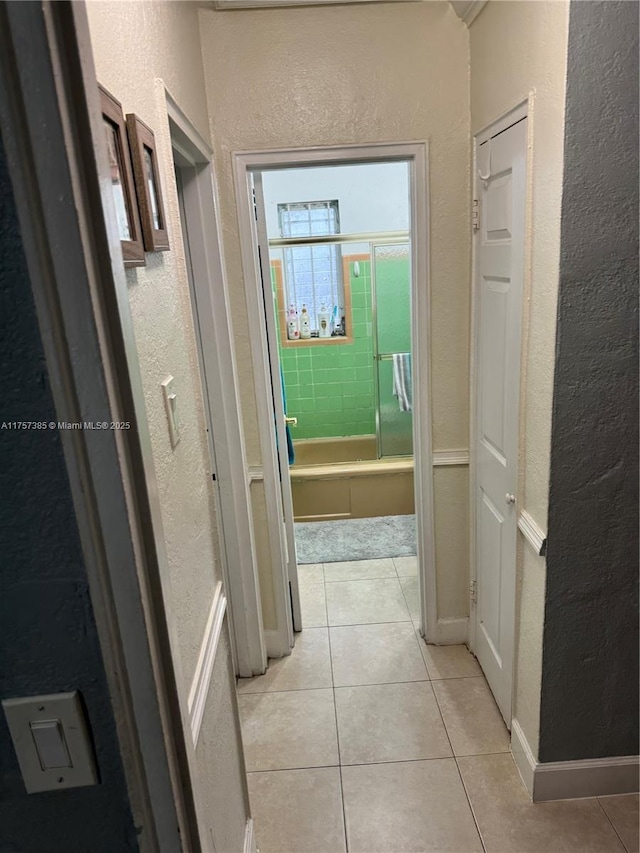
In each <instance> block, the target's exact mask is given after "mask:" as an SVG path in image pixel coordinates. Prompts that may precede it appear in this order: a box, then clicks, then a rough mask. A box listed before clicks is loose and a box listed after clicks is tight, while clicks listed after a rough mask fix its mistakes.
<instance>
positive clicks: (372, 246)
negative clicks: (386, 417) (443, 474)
mask: <svg viewBox="0 0 640 853" xmlns="http://www.w3.org/2000/svg"><path fill="white" fill-rule="evenodd" d="M407 245H408V246H409V252H410V253H411V236H410V237H409V240H404V239H401V238H399V237H398V238H396V239H389V240H374V241H373V242H371V243H369V254H370V256H371V325H372V335H373V359H374V361H375V374H376V376H375V382H374V383H373V387H374V393H375V416H376V453H377V456H378V459H382V455H383V454H382V426H381V418H380V361H381V357H380V347H379V343H378V301H377V291H376V263H375V252H376V248H377V247H378V246H407ZM410 257H411V254H410ZM409 273H410V280H409V287H410V288H411V290H412V292H413V269H412V267H411V265H409ZM383 354H384V355H387V354H388V353H383ZM411 354H412V358H413V328H412V329H411ZM411 384H412V385H413V377H412V382H411ZM411 390H412V393H413V390H414V389H413V388H412V389H411ZM414 408H415V406H413V405H412V412H411V431H412V432H413V409H414ZM403 456H407V454H406V453H397V454H390V458H392V459H398V458H402V457H403ZM411 456H412V457H413V456H414V453H413V441H412V447H411ZM414 459H415V457H414Z"/></svg>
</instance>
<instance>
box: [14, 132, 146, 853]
mask: <svg viewBox="0 0 640 853" xmlns="http://www.w3.org/2000/svg"><path fill="white" fill-rule="evenodd" d="M55 419H56V418H55V411H54V407H53V400H52V397H51V391H50V388H49V381H48V376H47V369H46V365H45V361H44V354H43V348H42V341H41V338H40V334H39V330H38V325H37V320H36V314H35V308H34V303H33V297H32V293H31V288H30V283H29V277H28V272H27V268H26V264H25V258H24V254H23V247H22V240H21V236H20V229H19V225H18V220H17V217H16V211H15V206H14V198H13V194H12V190H11V185H10V183H9V176H8V174H7V168H6V162H5V156H4V149H3V147H2V140H1V139H0V425H1V422H2V421H5V422H10V421H14V420H20V421H22V420H33V421H47V422H48V421H51V420H55ZM0 472H1V474H0V479H1V482H2V487H1V490H0V554H1V555H2V562H1V565H0V698H8V697H17V696H30V695H37V694H40V693H58V692H61V691H66V690H76V689H77V690H79V691H80V692H81V694H82V697H83V699H84V702H85V705H86V709H87V715H88V719H89V722H90V726H91V731H92V735H93V739H94V743H95V748H96V754H97V761H98V766H99V772H100V784H99V785H97V786H95V787H90V788H78V789H75V790H74V789H70V790H67V791H55V792H51V793H42V794H31V795H28V794H26V793H25V789H24V785H23V782H22V777H21V775H20V770H19V767H18V764H17V761H16V757H15V753H14V750H13V745H12V743H11V740H10V737H9V732H8V729H7V726H6V721H5V718H4V714H3V713H2V712H1V711H0V853H116V851H117V853H121V851H122V853H127V851H134V850H137V849H138V844H137V841H136V832H135V828H134V825H133V820H132V817H131V811H130V807H129V800H128V795H127V790H126V784H125V780H124V775H123V771H122V766H121V761H120V754H119V749H118V743H117V740H116V732H115V724H114V718H113V712H112V708H111V704H110V699H109V693H108V690H107V684H106V680H105V672H104V667H103V662H102V658H101V654H100V649H99V645H98V637H97V633H96V626H95V623H94V618H93V613H92V609H91V602H90V600H89V591H88V587H87V578H86V572H85V567H84V563H83V557H82V552H81V548H80V541H79V536H78V530H77V526H76V520H75V516H74V511H73V505H72V501H71V494H70V489H69V483H68V479H67V473H66V468H65V463H64V458H63V454H62V446H61V442H60V438H59V435H58V433H57V432H56V431H50V430H46V431H23V430H20V431H14V430H8V429H0Z"/></svg>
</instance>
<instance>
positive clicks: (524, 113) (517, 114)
mask: <svg viewBox="0 0 640 853" xmlns="http://www.w3.org/2000/svg"><path fill="white" fill-rule="evenodd" d="M533 99H534V96H533V93H531V94H530V95H529V96H528V97H527V98H526V99H525V100H523V101H520V102H519V103H518V104H517V105H516V106H515V107H512V108H511V109H510V110H507V111H506V112H505V113H502V115H501V116H499V117H498V118H497V119H494V121H492V122H490V123H489V124H487V125H485V126H484V127H483V128H482V129H481V130H479V131H477V132H476V133H475V134H474V136H473V152H472V169H473V173H472V174H473V180H472V182H471V192H472V199H471V204H472V210H473V211H476V207H475V204H474V203H475V202H476V200H477V199H479V197H480V196H479V191H480V178H479V176H478V148H479V146H480V145H481V144H482V143H483V142H485V141H487V140H488V139H490V138H491V137H493V136H495V135H496V134H498V133H501V132H502V131H505V130H507V129H508V128H509V127H511V125H513V124H516V123H517V122H519V121H521V120H522V119H525V118H526V119H527V155H526V165H525V199H524V205H525V216H524V222H525V227H524V246H523V248H524V270H523V278H522V312H523V313H522V324H521V332H520V389H519V395H520V396H519V417H518V425H517V430H518V458H517V460H516V465H517V471H518V476H517V489H516V496H517V506H522V498H523V489H524V482H523V479H522V476H521V471H522V465H521V457H522V453H523V442H522V441H521V436H522V433H521V427H522V423H523V422H524V421H523V417H524V414H523V413H524V402H525V383H524V377H525V368H526V359H525V352H526V341H527V324H526V320H527V305H528V301H529V292H530V279H529V269H530V264H529V257H530V254H529V253H530V244H531V241H530V239H529V238H528V234H529V233H530V229H529V225H530V222H531V209H530V205H531V156H530V152H531V144H532V118H533ZM480 233H481V231H477V232H476V233H474V234H473V240H472V245H471V341H470V365H469V377H470V391H471V393H470V406H469V502H470V508H469V540H470V541H469V554H470V566H469V577H470V587H469V648H470V650H471V651H472V652H474V651H475V649H476V634H477V631H476V618H477V611H476V600H475V599H476V596H475V591H476V588H477V576H478V572H477V568H478V566H477V541H476V533H477V529H476V528H477V525H476V512H477V506H476V484H477V453H476V428H477V423H478V418H477V405H478V393H477V390H478V382H477V380H478V346H479V342H480V335H479V329H478V326H479V321H480V317H479V311H478V305H479V300H478V276H479V272H480V252H479V251H478V242H477V235H479V234H480ZM520 512H521V511H520V510H519V511H518V514H517V515H518V516H519V515H520ZM513 568H514V572H517V549H516V555H515V560H514V567H513ZM513 608H514V636H513V655H512V661H513V666H512V675H511V709H512V714H513V686H514V684H515V679H514V678H513V671H514V670H515V645H516V633H517V619H516V618H515V616H516V615H517V613H516V610H517V585H516V596H515V597H514V600H513Z"/></svg>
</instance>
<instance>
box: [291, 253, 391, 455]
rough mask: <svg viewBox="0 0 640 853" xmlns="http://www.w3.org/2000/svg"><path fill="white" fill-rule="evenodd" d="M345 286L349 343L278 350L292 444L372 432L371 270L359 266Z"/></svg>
mask: <svg viewBox="0 0 640 853" xmlns="http://www.w3.org/2000/svg"><path fill="white" fill-rule="evenodd" d="M349 272H350V282H351V308H352V324H353V329H352V331H353V339H354V340H353V343H350V344H347V343H345V344H330V345H328V346H322V345H318V344H306V343H305V342H303V341H300V342H298V343H297V344H296V346H295V347H285V348H281V350H280V359H281V363H282V372H283V374H284V382H285V388H286V392H287V409H288V412H287V414H289V415H290V416H293V417H297V418H298V426H297V427H296V428H295V429H294V430H293V438H294V440H295V439H297V438H329V437H331V436H344V435H372V434H373V433H374V432H375V394H374V387H373V381H374V364H373V338H372V328H371V264H370V263H369V262H368V261H360V276H359V277H358V278H355V277H354V276H353V264H350V265H349Z"/></svg>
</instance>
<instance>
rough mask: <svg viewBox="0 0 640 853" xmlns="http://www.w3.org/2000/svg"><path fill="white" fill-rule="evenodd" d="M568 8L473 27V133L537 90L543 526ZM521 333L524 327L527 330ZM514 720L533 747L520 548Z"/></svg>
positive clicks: (536, 602) (544, 1) (528, 574)
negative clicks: (517, 722) (515, 719)
mask: <svg viewBox="0 0 640 853" xmlns="http://www.w3.org/2000/svg"><path fill="white" fill-rule="evenodd" d="M568 24H569V3H568V2H564V0H563V2H556V0H551V1H550V2H549V0H516V2H512V1H511V0H501V2H495V0H492V2H489V3H488V5H487V6H486V7H485V9H484V10H483V12H482V13H481V14H480V16H479V17H478V18H477V19H476V21H475V22H474V23H473V25H472V27H471V127H472V132H473V133H476V132H478V131H479V130H481V129H482V128H483V127H485V126H486V125H488V124H490V123H491V122H492V121H493V120H495V119H497V118H498V117H499V116H500V115H502V114H503V113H505V112H507V111H508V110H509V109H511V108H512V107H514V106H516V105H517V104H518V103H520V102H521V101H523V100H525V99H526V98H527V97H528V96H529V93H530V92H534V105H533V110H532V114H531V115H530V118H529V125H530V127H529V133H530V140H531V148H530V151H529V155H530V176H531V181H530V185H529V196H530V198H529V216H528V222H527V278H526V284H525V287H526V291H525V298H526V309H525V310H526V312H527V319H526V323H527V325H528V332H527V331H525V339H524V347H525V348H524V352H523V355H524V362H523V387H522V391H523V406H522V415H523V417H522V424H521V428H522V429H521V448H522V451H523V452H522V458H521V460H520V463H521V464H520V471H521V487H520V494H519V497H520V501H521V504H520V508H521V509H526V510H527V511H528V512H529V513H530V514H531V515H532V516H533V518H534V520H535V521H536V522H537V523H538V524H539V525H540V526H541V527H542V529H543V530H546V526H547V505H548V496H549V459H550V442H551V405H552V396H553V365H554V353H555V333H556V307H557V298H558V278H559V262H560V213H561V202H562V174H563V146H564V110H565V82H566V67H567V39H568ZM525 328H526V327H525ZM518 554H519V559H518V590H519V598H518V637H517V643H518V645H517V656H516V701H515V716H516V718H517V719H518V721H519V723H520V725H521V726H522V729H523V731H524V733H525V735H526V736H527V739H528V740H529V743H530V745H531V747H532V748H533V750H534V752H536V751H537V744H538V727H539V726H538V724H539V708H540V680H541V672H542V669H541V665H542V628H543V620H544V586H545V565H544V559H543V558H540V557H537V556H536V555H535V554H534V553H533V551H532V550H531V548H530V547H529V546H528V545H527V544H525V543H519V549H518Z"/></svg>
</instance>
